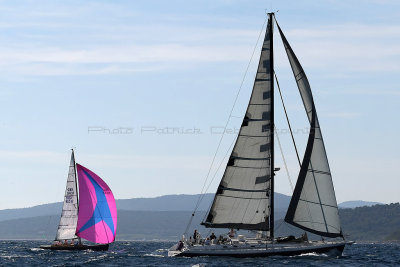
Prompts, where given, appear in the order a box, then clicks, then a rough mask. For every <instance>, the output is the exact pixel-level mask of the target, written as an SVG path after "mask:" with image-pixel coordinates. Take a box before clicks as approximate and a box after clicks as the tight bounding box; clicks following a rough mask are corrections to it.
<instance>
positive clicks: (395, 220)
mask: <svg viewBox="0 0 400 267" xmlns="http://www.w3.org/2000/svg"><path fill="white" fill-rule="evenodd" d="M339 214H340V219H341V222H342V225H343V231H344V233H345V234H347V235H349V238H350V239H353V240H374V241H375V240H376V241H381V240H400V238H399V234H400V233H399V231H400V204H399V203H395V204H389V205H375V206H372V207H358V208H354V209H340V210H339Z"/></svg>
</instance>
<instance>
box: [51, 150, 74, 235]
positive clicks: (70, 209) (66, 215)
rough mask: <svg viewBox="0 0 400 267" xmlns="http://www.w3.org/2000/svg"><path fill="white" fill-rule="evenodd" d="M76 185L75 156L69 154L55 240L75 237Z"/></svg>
mask: <svg viewBox="0 0 400 267" xmlns="http://www.w3.org/2000/svg"><path fill="white" fill-rule="evenodd" d="M77 193H78V192H77V187H76V172H75V157H74V151H72V154H71V162H70V165H69V171H68V179H67V186H66V189H65V195H64V204H63V208H62V213H61V219H60V223H59V225H58V230H57V236H56V240H65V239H75V238H78V237H77V236H76V235H75V232H76V226H77V222H78V194H77Z"/></svg>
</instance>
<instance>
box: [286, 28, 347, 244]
mask: <svg viewBox="0 0 400 267" xmlns="http://www.w3.org/2000/svg"><path fill="white" fill-rule="evenodd" d="M278 29H279V33H280V35H281V38H282V41H283V44H284V46H285V50H286V53H287V56H288V58H289V62H290V65H291V67H292V70H293V74H294V76H295V79H296V83H297V86H298V89H299V91H300V95H301V98H302V99H303V104H304V108H305V110H306V112H307V116H308V119H309V122H310V134H309V138H308V142H307V147H306V151H305V154H304V158H303V162H302V165H301V169H300V173H299V177H298V179H297V183H296V187H295V189H294V192H293V196H292V199H291V202H290V205H289V209H288V212H287V214H286V217H285V221H286V222H288V223H290V224H292V225H295V226H297V227H299V228H302V229H304V230H307V231H309V232H312V233H315V234H318V235H321V236H327V237H338V236H342V230H341V226H340V219H339V211H338V207H337V202H336V197H335V191H334V188H333V182H332V176H331V172H330V169H329V164H328V157H327V155H326V151H325V145H324V141H323V139H322V133H321V129H320V126H319V122H318V117H317V112H316V109H315V105H314V100H313V97H312V93H311V87H310V84H309V82H308V79H307V76H306V74H305V73H304V70H303V68H302V66H301V65H300V62H299V61H298V59H297V57H296V55H295V54H294V52H293V50H292V48H291V47H290V45H289V43H288V41H287V40H286V38H285V36H284V34H283V32H282V30H281V28H280V27H279V25H278Z"/></svg>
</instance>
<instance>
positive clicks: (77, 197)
mask: <svg viewBox="0 0 400 267" xmlns="http://www.w3.org/2000/svg"><path fill="white" fill-rule="evenodd" d="M71 150H72V156H73V158H74V173H75V188H76V205H78V206H77V210H78V213H79V190H78V181H77V180H78V179H77V178H78V174H77V173H76V163H75V153H74V149H73V148H72V149H71ZM78 240H79V244H80V243H81V238H80V237H78Z"/></svg>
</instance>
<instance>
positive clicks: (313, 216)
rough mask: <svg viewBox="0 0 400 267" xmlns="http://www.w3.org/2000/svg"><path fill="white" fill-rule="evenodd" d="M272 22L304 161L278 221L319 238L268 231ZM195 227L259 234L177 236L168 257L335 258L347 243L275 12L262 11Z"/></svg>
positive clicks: (314, 122)
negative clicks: (303, 141)
mask: <svg viewBox="0 0 400 267" xmlns="http://www.w3.org/2000/svg"><path fill="white" fill-rule="evenodd" d="M274 22H275V23H276V25H277V28H278V30H279V33H280V36H281V38H282V41H283V44H284V47H285V50H286V53H287V56H288V59H289V62H290V65H291V68H292V70H293V74H294V77H295V80H296V83H297V87H298V89H299V92H300V95H301V98H302V101H303V104H304V108H305V111H306V115H307V117H308V121H309V126H310V130H309V135H308V141H307V146H306V149H305V153H304V156H303V160H302V161H301V162H300V159H299V163H301V164H300V171H299V174H298V179H297V183H296V186H295V188H294V192H293V195H292V198H291V201H290V205H289V208H288V210H287V213H286V216H285V219H284V220H285V222H286V223H288V224H291V225H293V226H295V227H297V228H300V229H302V230H305V231H307V232H310V233H313V234H316V235H319V236H321V237H322V238H321V240H319V241H309V240H308V238H307V236H306V235H304V236H303V237H302V238H297V239H296V238H294V237H286V238H276V237H275V236H274V175H275V171H276V169H275V167H274V157H275V155H274V134H275V124H274V76H275V72H274V58H273V56H274V53H273V26H274ZM278 88H279V86H278ZM282 103H283V101H282ZM285 112H286V110H285ZM286 115H287V114H286ZM288 123H289V120H288ZM289 128H290V124H289ZM292 137H293V135H292ZM293 141H294V139H293ZM296 151H297V149H296ZM298 158H299V157H298ZM202 225H204V226H205V227H207V228H227V229H237V230H251V231H255V232H258V233H259V234H258V235H257V236H256V237H253V238H246V237H244V236H238V237H237V238H224V239H223V240H218V241H217V240H216V239H213V240H212V242H204V241H203V240H195V239H191V238H190V239H189V238H188V237H187V236H183V238H182V240H180V241H179V242H178V243H177V244H176V245H174V246H173V247H171V248H170V249H169V252H168V255H169V256H179V257H185V256H186V257H194V256H232V257H261V256H273V255H284V256H286V255H289V256H291V255H299V254H303V253H327V254H333V255H341V254H342V252H343V250H344V248H345V245H346V244H349V243H351V242H348V241H346V240H345V238H344V236H343V232H342V228H341V225H340V219H339V212H338V207H337V202H336V197H335V192H334V187H333V182H332V176H331V172H330V168H329V164H328V158H327V155H326V151H325V146H324V142H323V138H322V134H321V129H320V126H319V122H318V117H317V112H316V109H315V105H314V100H313V96H312V93H311V87H310V85H309V83H308V79H307V77H306V74H305V72H304V71H303V68H302V66H301V65H300V62H299V61H298V59H297V57H296V55H295V54H294V52H293V50H292V48H291V47H290V45H289V43H288V41H287V39H286V38H285V36H284V34H283V32H282V30H281V28H280V27H279V25H278V23H277V21H276V19H275V15H274V13H269V14H268V23H267V29H266V32H265V38H264V42H263V45H262V49H261V55H260V60H259V64H258V69H257V73H256V77H255V81H254V86H253V91H252V95H251V97H250V101H249V104H248V107H247V111H246V114H245V116H244V119H243V122H242V125H241V128H240V132H239V134H238V137H237V140H236V143H235V146H234V148H233V150H232V153H231V156H230V158H229V160H228V163H227V166H226V169H225V172H224V174H223V177H222V179H221V182H220V184H219V186H218V189H217V192H216V194H215V198H214V201H213V203H212V206H211V208H210V210H209V212H208V214H207V216H206V217H205V220H203V222H202ZM207 241H208V240H207Z"/></svg>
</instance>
